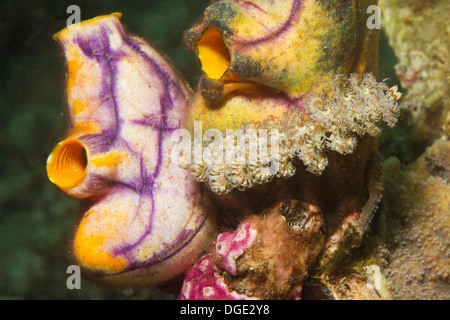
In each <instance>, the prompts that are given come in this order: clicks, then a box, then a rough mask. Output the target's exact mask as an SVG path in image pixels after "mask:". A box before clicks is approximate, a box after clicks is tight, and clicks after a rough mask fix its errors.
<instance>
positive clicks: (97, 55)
mask: <svg viewBox="0 0 450 320" xmlns="http://www.w3.org/2000/svg"><path fill="white" fill-rule="evenodd" d="M96 33H97V34H96V35H95V36H91V35H88V36H87V37H83V38H82V37H78V38H77V43H78V46H79V47H80V48H81V50H82V51H83V53H84V54H85V55H86V56H87V57H89V58H91V59H95V60H97V62H98V64H99V65H100V67H101V70H102V73H103V77H102V91H101V93H100V95H102V94H104V95H105V96H107V97H108V100H109V99H111V103H112V111H113V115H114V121H113V123H114V125H113V127H112V128H104V130H103V132H102V133H100V134H89V135H88V136H92V137H93V138H94V137H99V138H100V136H101V141H102V146H103V147H102V148H101V149H102V150H101V151H102V152H105V151H107V150H108V149H110V148H111V146H112V145H113V143H114V141H115V140H116V138H117V137H118V135H119V133H120V120H121V119H120V117H119V110H118V105H117V101H116V98H115V95H114V92H115V75H116V74H117V59H118V58H120V57H121V55H122V54H120V53H119V52H113V51H111V48H110V46H109V41H108V40H109V39H108V38H109V37H108V32H107V30H106V29H105V28H104V27H103V26H102V27H101V28H100V30H99V31H97V32H96ZM105 103H106V102H105ZM94 139H95V138H94Z"/></svg>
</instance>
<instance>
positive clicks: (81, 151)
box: [47, 138, 87, 190]
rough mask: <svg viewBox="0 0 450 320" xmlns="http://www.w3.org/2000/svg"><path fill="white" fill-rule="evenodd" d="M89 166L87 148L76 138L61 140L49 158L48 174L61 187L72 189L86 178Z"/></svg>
mask: <svg viewBox="0 0 450 320" xmlns="http://www.w3.org/2000/svg"><path fill="white" fill-rule="evenodd" d="M86 167H87V155H86V149H85V148H84V147H83V145H82V144H81V142H79V141H78V140H76V139H72V138H69V139H66V140H63V141H61V142H60V143H58V144H57V145H56V147H55V148H54V149H53V151H52V153H50V155H49V156H48V159H47V175H48V178H49V179H50V181H51V182H53V183H54V184H56V185H57V186H58V187H60V188H61V189H63V190H64V189H65V190H67V189H70V188H73V187H75V186H77V185H78V184H80V183H81V181H82V180H83V178H84V175H85V172H86Z"/></svg>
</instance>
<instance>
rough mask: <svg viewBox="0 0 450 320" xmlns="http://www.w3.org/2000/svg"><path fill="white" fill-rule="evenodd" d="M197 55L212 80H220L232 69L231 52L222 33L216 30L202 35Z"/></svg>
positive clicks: (210, 30)
mask: <svg viewBox="0 0 450 320" xmlns="http://www.w3.org/2000/svg"><path fill="white" fill-rule="evenodd" d="M197 53H198V58H199V60H200V63H201V66H202V69H203V72H204V73H205V74H206V76H207V77H208V78H210V79H213V80H218V79H220V78H221V77H222V76H223V75H224V74H225V72H227V70H228V68H229V67H230V64H231V56H230V51H229V50H228V48H227V46H226V45H225V41H224V40H223V37H222V35H221V34H220V32H219V31H217V30H216V29H214V28H209V29H207V30H206V31H205V32H204V33H203V34H202V36H201V38H200V40H199V41H198V45H197Z"/></svg>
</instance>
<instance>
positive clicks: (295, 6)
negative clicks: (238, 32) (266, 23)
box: [234, 0, 303, 47]
mask: <svg viewBox="0 0 450 320" xmlns="http://www.w3.org/2000/svg"><path fill="white" fill-rule="evenodd" d="M302 4H303V0H294V2H293V3H292V8H291V13H290V15H289V18H288V19H287V20H286V22H285V23H283V25H282V26H281V27H279V28H277V29H276V30H274V31H273V32H270V33H269V34H265V35H264V36H262V37H259V38H255V39H242V38H239V37H237V38H236V39H234V42H235V44H236V46H239V47H247V46H254V45H259V44H261V43H264V42H266V41H269V40H271V39H273V38H277V37H279V36H281V35H282V34H283V33H284V32H286V31H288V30H289V28H290V27H291V26H292V25H293V24H294V23H295V21H296V20H297V19H299V17H300V15H299V13H300V12H301V9H302Z"/></svg>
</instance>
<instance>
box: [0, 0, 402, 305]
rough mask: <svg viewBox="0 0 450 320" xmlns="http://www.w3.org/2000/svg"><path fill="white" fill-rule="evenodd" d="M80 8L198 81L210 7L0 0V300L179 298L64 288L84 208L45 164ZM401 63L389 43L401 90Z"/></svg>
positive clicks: (385, 63) (175, 2) (145, 1)
mask: <svg viewBox="0 0 450 320" xmlns="http://www.w3.org/2000/svg"><path fill="white" fill-rule="evenodd" d="M73 4H76V5H78V6H79V7H80V9H81V19H82V20H86V19H90V18H93V17H95V16H98V15H104V14H109V13H112V12H122V13H123V16H122V18H121V21H122V22H123V24H124V25H125V26H126V27H127V29H128V31H129V32H131V33H133V34H136V35H138V36H140V37H142V38H144V39H146V40H147V41H149V42H150V43H152V44H153V45H155V46H156V48H158V49H159V50H160V51H162V52H165V53H166V54H167V55H168V56H169V57H170V59H171V60H172V61H173V62H174V64H175V66H176V67H177V68H178V69H179V70H180V71H181V73H182V74H183V75H184V76H185V78H186V79H187V80H188V81H189V83H190V84H191V85H192V87H195V85H196V79H197V78H198V76H199V75H200V68H199V66H198V63H197V60H196V58H195V57H194V55H193V54H192V53H190V52H187V51H186V50H185V47H184V44H183V41H182V37H183V31H184V30H186V29H188V28H189V27H190V26H191V25H192V24H193V23H194V21H195V20H196V19H197V18H198V17H200V16H201V14H202V12H203V10H204V9H205V8H206V7H207V5H208V4H209V0H132V1H118V0H109V1H61V0H41V1H33V0H29V1H25V0H15V1H0V55H1V57H0V170H1V171H0V172H1V173H0V174H1V177H0V299H173V298H174V296H173V295H170V294H167V293H165V292H163V291H161V290H159V289H157V288H156V287H150V288H144V289H136V290H123V289H114V288H108V287H105V286H102V285H99V284H95V283H93V282H91V281H90V280H89V279H85V278H82V281H81V290H69V289H68V288H67V286H66V280H67V277H68V276H69V275H68V274H67V273H66V269H67V267H68V266H69V265H70V264H71V261H70V259H69V256H70V255H69V251H68V250H69V248H70V240H71V236H72V234H73V230H74V227H75V224H76V222H77V221H78V219H79V217H80V215H81V214H82V212H84V203H83V202H82V201H80V200H77V199H73V198H71V197H69V196H67V195H66V194H64V193H63V192H62V191H60V190H59V189H58V188H57V187H56V186H55V185H53V184H52V183H51V182H50V181H49V180H48V178H47V175H46V170H45V164H46V159H47V156H48V154H49V153H50V151H51V150H52V149H53V147H54V146H55V145H56V143H58V142H59V141H60V140H61V139H62V137H63V136H64V133H65V130H66V128H67V123H66V122H65V116H64V113H65V112H66V110H65V101H64V89H65V70H64V60H63V56H62V53H61V51H60V49H59V47H58V46H57V44H56V43H55V42H54V41H53V39H52V35H53V34H55V33H56V32H58V31H59V30H61V29H63V28H64V27H65V26H66V20H67V19H68V18H69V16H70V14H67V13H66V9H67V7H68V6H69V5H73ZM394 65H395V56H394V54H393V52H392V50H391V49H390V48H389V45H388V44H387V41H386V40H385V38H384V37H383V36H382V38H381V42H380V73H379V78H380V79H384V78H390V80H389V81H388V84H390V85H393V84H397V83H399V81H398V80H397V79H396V76H395V72H394ZM397 132H398V134H397ZM402 139H405V137H404V136H401V135H400V131H395V129H394V130H391V129H389V130H387V129H386V130H385V131H384V133H383V136H382V137H381V143H380V148H381V152H382V153H383V154H384V155H385V156H389V155H392V154H395V155H396V156H398V157H405V154H401V150H399V148H398V147H397V146H398V145H404V143H399V141H400V142H401V141H402ZM404 160H405V159H404ZM406 162H407V159H406Z"/></svg>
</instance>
